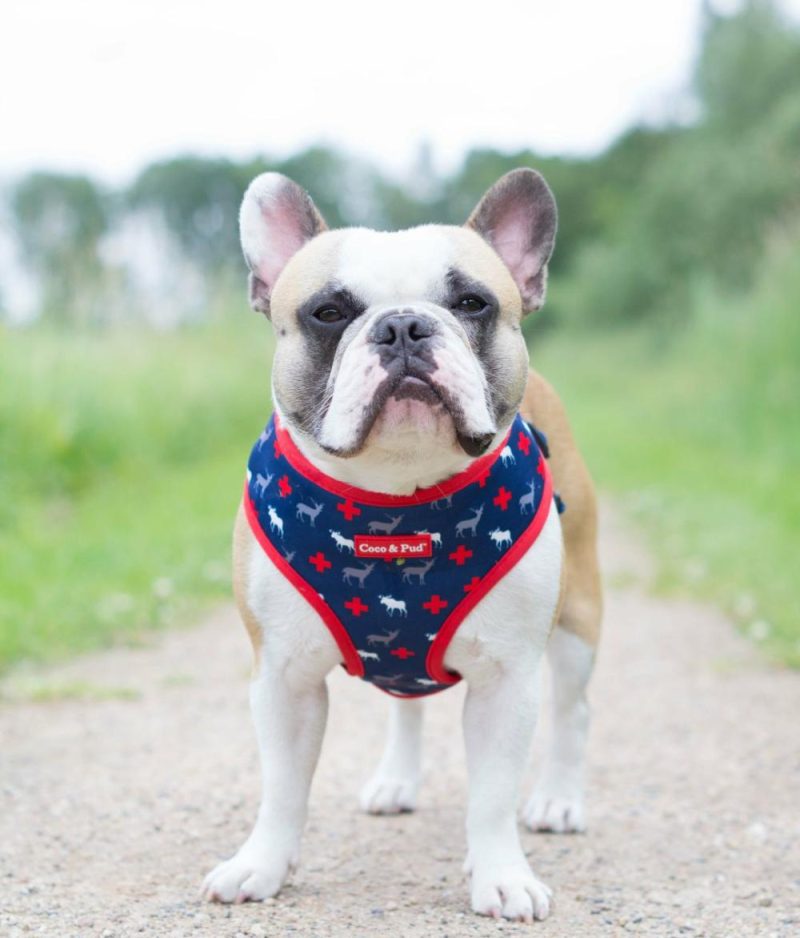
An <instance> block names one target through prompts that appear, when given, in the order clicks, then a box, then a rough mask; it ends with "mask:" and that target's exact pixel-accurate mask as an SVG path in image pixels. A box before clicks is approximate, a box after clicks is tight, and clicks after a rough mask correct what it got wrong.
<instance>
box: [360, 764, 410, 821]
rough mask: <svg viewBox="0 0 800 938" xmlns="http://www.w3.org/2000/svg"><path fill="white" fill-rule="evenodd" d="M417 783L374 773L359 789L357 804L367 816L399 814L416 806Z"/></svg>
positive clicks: (408, 779) (403, 778)
mask: <svg viewBox="0 0 800 938" xmlns="http://www.w3.org/2000/svg"><path fill="white" fill-rule="evenodd" d="M418 790H419V781H418V779H415V778H408V777H402V776H390V775H381V774H380V773H376V774H375V775H373V776H372V778H371V779H370V780H369V781H368V782H367V784H366V785H364V787H363V788H362V789H361V794H360V795H359V799H358V800H359V803H360V805H361V810H362V811H366V812H367V814H400V813H401V812H403V811H413V810H414V808H416V806H417V791H418Z"/></svg>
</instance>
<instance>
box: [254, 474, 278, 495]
mask: <svg viewBox="0 0 800 938" xmlns="http://www.w3.org/2000/svg"><path fill="white" fill-rule="evenodd" d="M274 478H275V476H274V475H273V474H271V473H268V474H267V475H265V476H262V475H261V473H260V472H257V473H256V488H257V489H258V494H259V495H263V494H264V492H266V491H267V488H268V487H269V484H270V482H272V480H273V479H274Z"/></svg>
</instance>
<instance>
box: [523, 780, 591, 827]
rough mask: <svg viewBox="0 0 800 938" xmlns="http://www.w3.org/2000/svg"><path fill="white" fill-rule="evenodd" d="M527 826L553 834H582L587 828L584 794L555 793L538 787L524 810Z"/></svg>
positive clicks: (524, 819)
mask: <svg viewBox="0 0 800 938" xmlns="http://www.w3.org/2000/svg"><path fill="white" fill-rule="evenodd" d="M522 819H523V821H524V822H525V826H526V827H528V828H529V829H530V830H532V831H550V832H551V833H553V834H582V833H583V832H584V831H585V830H586V814H585V812H584V808H583V795H581V794H572V795H569V794H564V795H554V794H551V793H550V790H548V789H545V788H536V789H534V791H533V794H532V795H531V797H530V798H529V799H528V803H527V804H526V805H525V809H524V810H523V812H522Z"/></svg>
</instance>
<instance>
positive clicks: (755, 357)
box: [534, 240, 800, 667]
mask: <svg viewBox="0 0 800 938" xmlns="http://www.w3.org/2000/svg"><path fill="white" fill-rule="evenodd" d="M798 298H800V240H794V241H790V242H789V243H787V244H782V245H778V246H776V247H775V248H774V249H773V251H772V253H771V255H770V257H769V258H768V262H767V264H766V266H765V269H764V273H763V276H762V279H761V281H760V283H759V284H758V286H757V287H756V289H755V290H754V291H753V293H752V294H750V295H748V296H745V297H739V298H736V299H731V298H725V297H723V296H721V295H720V294H718V293H717V292H715V291H713V290H709V291H705V292H703V293H702V294H701V295H699V296H698V300H697V309H696V311H695V315H694V318H693V320H692V323H691V325H690V326H689V327H688V328H686V329H684V330H682V331H681V332H680V333H678V334H677V335H669V334H668V333H667V334H665V333H663V332H661V333H654V332H653V331H652V330H650V331H640V332H638V333H630V332H628V333H620V334H610V335H609V334H606V335H597V334H595V335H591V336H586V335H583V336H581V337H574V336H566V335H560V336H556V337H553V338H552V339H550V340H544V341H543V342H541V343H540V344H538V345H537V346H536V348H535V353H534V360H535V362H536V364H537V366H538V367H539V368H540V369H541V370H542V371H543V372H544V373H545V374H546V375H547V376H548V377H549V378H550V379H551V380H552V381H553V382H554V383H555V385H556V386H557V388H558V389H559V391H560V393H561V395H562V396H563V398H564V399H565V401H566V404H567V407H568V409H569V412H570V415H571V418H572V421H573V424H574V426H575V430H576V432H577V435H578V438H579V440H580V443H581V446H582V449H583V450H584V452H585V454H586V456H587V459H588V461H589V463H590V466H591V469H592V471H593V474H594V476H595V478H596V480H597V481H598V483H599V485H600V486H601V487H602V488H603V489H605V490H608V491H611V492H615V493H617V494H618V495H619V496H621V498H622V501H623V503H624V504H625V505H627V506H628V508H629V510H630V511H631V513H632V514H633V515H635V516H636V517H637V518H638V519H639V521H640V522H641V525H642V526H643V527H644V529H645V530H646V531H647V532H648V534H649V536H650V540H651V543H652V545H653V547H654V549H655V551H656V554H657V556H658V557H659V558H660V560H661V562H662V563H661V578H660V579H661V585H662V586H663V587H666V588H680V589H684V590H685V589H687V588H688V589H689V590H690V591H691V592H692V593H694V594H695V595H699V596H703V597H707V598H710V599H712V600H714V601H715V602H717V603H719V604H720V605H721V606H722V607H723V608H725V609H726V611H728V612H729V613H730V614H731V615H732V616H733V617H734V618H735V619H736V620H737V621H738V622H739V624H740V625H741V627H742V629H743V630H744V631H745V632H746V634H748V635H749V636H750V637H751V638H753V639H754V640H755V641H757V642H759V643H760V644H762V645H763V646H764V647H765V649H766V650H767V651H768V652H769V653H770V654H771V655H772V656H773V657H774V658H775V659H776V660H780V661H783V662H785V663H787V664H790V665H793V666H795V667H798V666H800V591H799V590H798V583H797V556H798V547H799V546H800V486H798V484H797V483H798V480H799V479H800V322H799V321H798V317H797V314H796V306H797V299H798Z"/></svg>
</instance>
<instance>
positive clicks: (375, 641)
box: [367, 629, 400, 645]
mask: <svg viewBox="0 0 800 938" xmlns="http://www.w3.org/2000/svg"><path fill="white" fill-rule="evenodd" d="M399 634H400V629H395V630H394V632H387V631H386V629H384V630H383V635H375V634H372V635H368V636H367V644H368V645H391V643H392V642H393V641H394V640H395V639H396V638H397V636H398V635H399Z"/></svg>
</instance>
